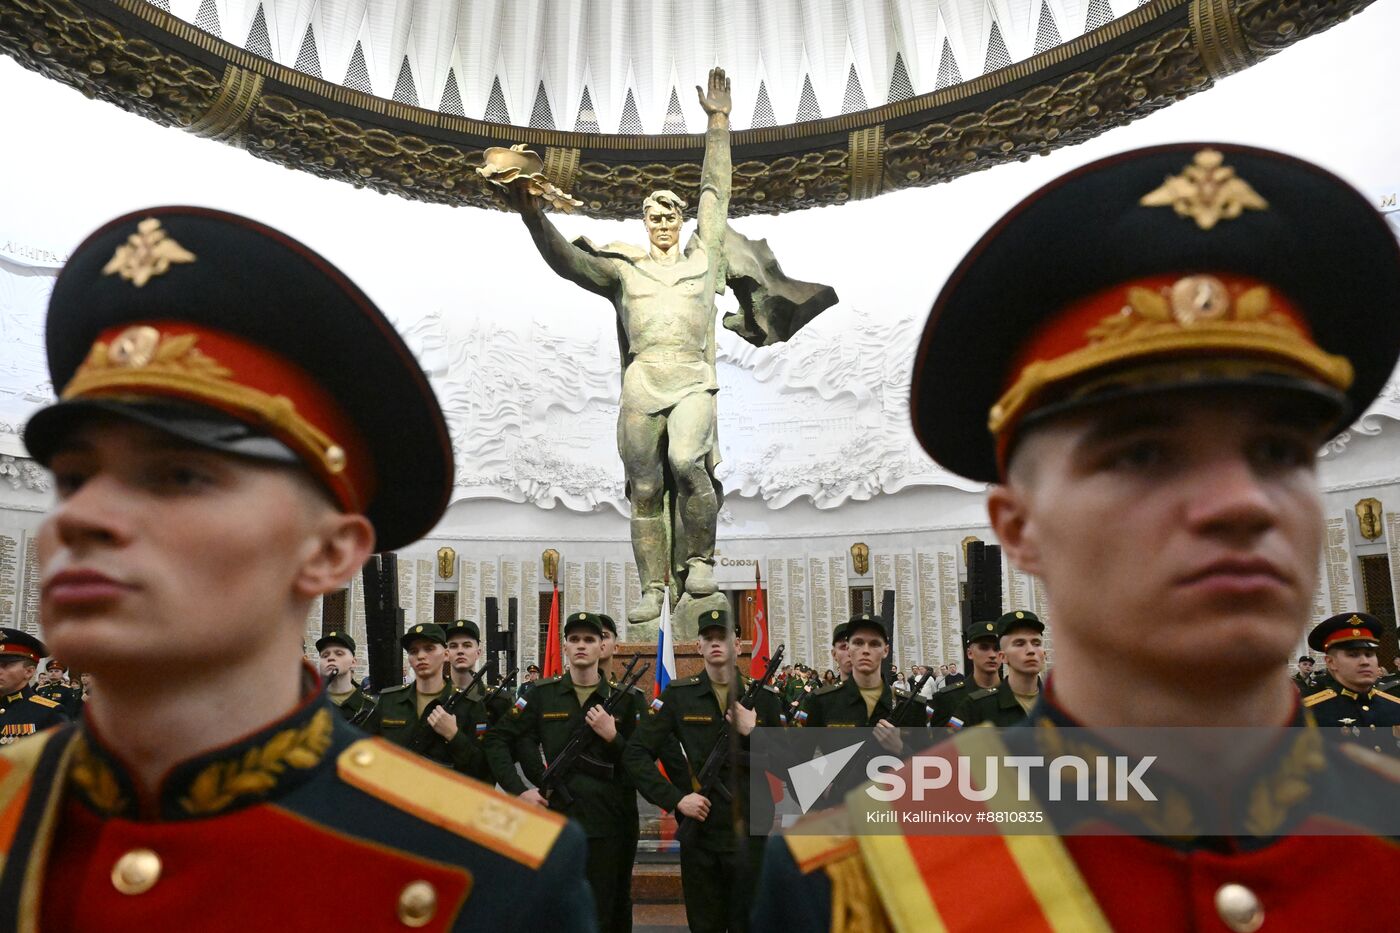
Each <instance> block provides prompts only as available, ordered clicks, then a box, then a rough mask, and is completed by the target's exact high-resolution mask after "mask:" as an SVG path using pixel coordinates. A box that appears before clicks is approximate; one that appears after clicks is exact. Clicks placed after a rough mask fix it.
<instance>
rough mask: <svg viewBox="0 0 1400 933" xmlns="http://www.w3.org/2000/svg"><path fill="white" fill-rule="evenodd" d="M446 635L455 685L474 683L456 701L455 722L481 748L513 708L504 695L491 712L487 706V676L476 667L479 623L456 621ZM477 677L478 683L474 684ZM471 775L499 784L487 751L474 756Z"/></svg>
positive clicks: (495, 703)
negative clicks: (497, 721)
mask: <svg viewBox="0 0 1400 933" xmlns="http://www.w3.org/2000/svg"><path fill="white" fill-rule="evenodd" d="M443 634H444V635H446V636H447V663H448V665H449V666H450V667H451V669H452V684H453V686H454V687H455V688H456V689H458V690H461V689H463V688H464V687H466V685H467V684H471V686H470V687H469V688H467V695H466V696H464V697H462V698H460V699H459V700H458V701H457V707H456V709H455V712H456V714H457V715H456V721H457V722H458V724H459V726H460V728H461V729H464V730H466V735H467V736H468V737H469V738H470V739H471V740H472V741H474V742H475V743H476V744H477V747H478V748H480V747H481V743H482V742H483V741H484V740H485V739H486V730H487V729H489V728H490V727H491V724H492V723H494V722H495V721H496V720H498V719H500V718H501V717H502V716H503V715H505V712H506V710H508V709H510V701H509V700H507V699H506V698H505V696H504V695H502V696H498V697H496V698H495V699H493V700H492V701H491V708H490V709H489V710H488V709H487V707H486V694H487V693H489V692H490V690H489V688H488V687H487V686H486V677H485V675H483V676H482V677H479V678H477V677H476V668H477V665H478V664H479V663H480V661H481V629H480V628H479V627H478V626H477V624H476V623H475V622H473V621H472V620H471V619H457V620H456V621H454V622H453V623H452V624H451V625H449V626H447V628H446V630H445V631H444V633H443ZM474 678H475V680H476V682H475V683H472V681H473V679H474ZM453 737H455V733H454V736H453ZM449 741H451V739H450V738H449ZM468 773H469V774H470V775H471V776H472V777H474V778H476V779H477V780H478V781H485V782H486V783H487V784H494V783H495V782H496V778H495V777H494V776H493V775H492V774H491V766H490V765H489V764H487V763H486V753H485V752H484V751H482V752H481V754H479V755H477V756H475V758H474V759H473V763H472V765H471V770H470V771H469V772H468Z"/></svg>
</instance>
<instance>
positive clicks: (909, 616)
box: [894, 553, 924, 670]
mask: <svg viewBox="0 0 1400 933" xmlns="http://www.w3.org/2000/svg"><path fill="white" fill-rule="evenodd" d="M894 617H895V626H894V630H895V636H896V640H897V641H898V643H899V660H898V664H899V668H900V670H907V669H908V667H909V665H911V664H923V663H924V651H923V646H922V645H920V644H919V621H918V618H917V615H916V613H915V611H914V555H913V554H908V553H903V554H896V555H894Z"/></svg>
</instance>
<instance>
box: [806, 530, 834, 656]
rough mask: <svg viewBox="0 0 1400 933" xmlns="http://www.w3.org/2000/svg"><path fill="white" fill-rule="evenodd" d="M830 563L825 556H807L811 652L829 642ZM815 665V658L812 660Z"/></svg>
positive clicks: (815, 651) (816, 650) (814, 652)
mask: <svg viewBox="0 0 1400 933" xmlns="http://www.w3.org/2000/svg"><path fill="white" fill-rule="evenodd" d="M830 567H831V565H830V563H829V560H828V558H826V557H808V558H807V592H808V593H809V594H810V596H811V598H810V600H809V602H808V604H807V606H808V615H809V616H810V617H811V619H812V629H811V631H812V649H811V650H812V652H813V654H816V653H817V652H818V651H819V650H820V647H819V646H823V645H829V644H831V580H830V577H829V576H828V571H829V570H830ZM809 663H811V664H812V666H813V667H816V662H815V659H814V660H813V661H812V662H809Z"/></svg>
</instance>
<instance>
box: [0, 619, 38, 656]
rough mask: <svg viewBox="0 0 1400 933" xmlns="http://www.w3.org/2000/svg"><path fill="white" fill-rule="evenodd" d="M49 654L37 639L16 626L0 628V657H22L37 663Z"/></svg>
mask: <svg viewBox="0 0 1400 933" xmlns="http://www.w3.org/2000/svg"><path fill="white" fill-rule="evenodd" d="M48 656H49V649H48V648H47V647H45V645H44V643H43V642H42V641H40V640H39V639H37V638H35V637H34V636H33V635H30V634H29V633H28V632H21V631H20V630H19V629H17V628H0V658H24V659H25V660H28V661H33V662H34V663H35V664H38V663H39V662H40V661H41V660H42V659H44V658H47V657H48Z"/></svg>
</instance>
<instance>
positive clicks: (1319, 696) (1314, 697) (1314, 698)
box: [1303, 687, 1337, 706]
mask: <svg viewBox="0 0 1400 933" xmlns="http://www.w3.org/2000/svg"><path fill="white" fill-rule="evenodd" d="M1336 695H1337V691H1335V690H1333V689H1331V688H1330V687H1329V688H1328V689H1326V690H1319V691H1318V692H1317V693H1313V694H1309V695H1308V696H1305V697H1303V705H1304V706H1316V705H1317V704H1319V703H1321V702H1323V701H1324V700H1330V699H1332V698H1333V697H1334V696H1336Z"/></svg>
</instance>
